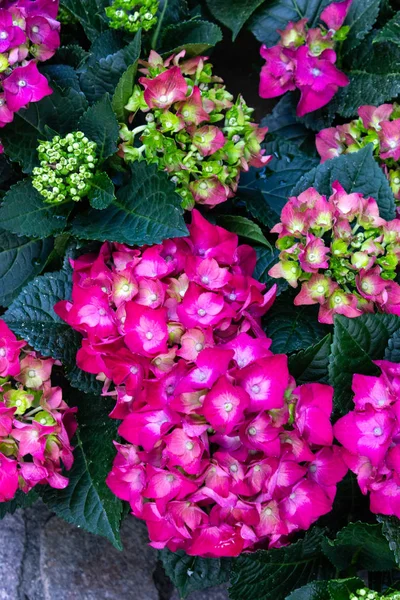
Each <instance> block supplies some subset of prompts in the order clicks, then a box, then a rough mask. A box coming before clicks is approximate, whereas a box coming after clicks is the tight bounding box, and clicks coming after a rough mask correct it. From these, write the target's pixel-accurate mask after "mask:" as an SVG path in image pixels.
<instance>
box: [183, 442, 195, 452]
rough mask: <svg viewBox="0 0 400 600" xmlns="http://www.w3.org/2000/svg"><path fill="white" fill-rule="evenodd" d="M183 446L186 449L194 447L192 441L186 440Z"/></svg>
mask: <svg viewBox="0 0 400 600" xmlns="http://www.w3.org/2000/svg"><path fill="white" fill-rule="evenodd" d="M185 446H186V448H187V449H188V450H193V448H194V444H193V442H186V444H185Z"/></svg>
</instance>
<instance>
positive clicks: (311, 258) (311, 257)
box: [308, 252, 317, 262]
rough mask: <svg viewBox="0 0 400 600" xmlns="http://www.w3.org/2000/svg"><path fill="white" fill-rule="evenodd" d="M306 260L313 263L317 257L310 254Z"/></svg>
mask: <svg viewBox="0 0 400 600" xmlns="http://www.w3.org/2000/svg"><path fill="white" fill-rule="evenodd" d="M308 260H309V261H311V262H315V261H316V260H317V255H316V254H313V253H312V252H311V253H310V254H309V255H308Z"/></svg>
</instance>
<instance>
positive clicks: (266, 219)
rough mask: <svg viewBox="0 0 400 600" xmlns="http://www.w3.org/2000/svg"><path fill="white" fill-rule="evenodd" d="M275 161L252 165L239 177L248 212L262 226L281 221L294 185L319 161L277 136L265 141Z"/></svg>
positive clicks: (241, 194)
mask: <svg viewBox="0 0 400 600" xmlns="http://www.w3.org/2000/svg"><path fill="white" fill-rule="evenodd" d="M263 147H264V148H265V149H266V154H270V155H272V157H273V158H272V160H271V161H270V162H269V163H268V165H267V166H266V167H263V168H262V169H255V168H251V169H250V170H249V171H248V172H247V173H243V174H242V176H241V178H240V183H239V189H238V195H239V197H240V198H241V199H242V200H244V202H245V204H246V207H247V209H248V211H249V212H250V213H251V214H252V215H253V217H255V218H256V219H258V220H259V221H260V222H261V223H262V224H263V225H266V226H267V227H273V225H275V224H276V223H278V222H279V220H280V214H281V210H282V208H283V207H284V205H285V204H286V202H287V199H288V196H290V192H291V190H292V188H293V186H295V185H296V183H297V182H298V181H299V179H301V178H302V177H303V176H304V174H305V173H309V172H310V171H311V169H312V168H313V167H314V166H315V165H317V164H318V162H319V160H318V159H317V158H314V157H310V156H307V155H306V154H304V153H302V152H300V151H299V148H298V146H296V145H295V144H293V143H291V142H287V141H286V140H282V139H276V140H274V141H273V142H269V143H267V144H264V146H263Z"/></svg>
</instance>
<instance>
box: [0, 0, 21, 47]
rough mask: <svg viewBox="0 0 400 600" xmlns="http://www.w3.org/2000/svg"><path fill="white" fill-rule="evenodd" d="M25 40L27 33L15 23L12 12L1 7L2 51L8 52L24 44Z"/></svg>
mask: <svg viewBox="0 0 400 600" xmlns="http://www.w3.org/2000/svg"><path fill="white" fill-rule="evenodd" d="M25 41H26V36H25V33H24V31H23V30H22V29H21V28H20V27H18V26H15V25H14V24H13V18H12V15H11V13H10V12H9V11H8V10H6V9H3V8H0V52H1V53H4V52H7V51H8V50H11V49H12V48H15V47H17V46H20V45H21V44H24V43H25Z"/></svg>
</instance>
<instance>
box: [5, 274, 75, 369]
mask: <svg viewBox="0 0 400 600" xmlns="http://www.w3.org/2000/svg"><path fill="white" fill-rule="evenodd" d="M71 285H72V284H71V274H70V272H67V271H60V272H58V273H46V274H45V275H42V276H41V277H36V279H34V280H33V281H31V282H30V283H28V285H27V286H26V287H25V288H24V289H23V290H22V292H21V293H20V295H19V296H18V297H17V298H16V299H15V300H14V302H13V303H12V304H11V305H10V307H9V308H8V310H7V311H6V313H5V314H4V316H3V319H4V321H5V322H6V323H7V325H8V326H9V327H10V329H12V331H13V332H14V333H16V334H17V335H20V336H21V337H22V338H24V339H25V340H26V341H27V342H28V343H29V344H30V345H31V346H32V347H33V348H34V349H35V350H37V351H38V352H40V353H41V354H43V355H44V356H52V357H53V358H55V359H58V360H61V361H62V362H63V363H65V364H71V365H72V364H75V357H76V352H77V350H78V348H79V347H80V341H81V336H80V334H79V333H78V332H77V331H74V330H73V329H72V327H70V326H69V325H67V323H65V321H63V320H62V319H60V317H58V316H57V315H56V313H55V312H54V308H53V307H54V305H55V304H56V302H58V301H59V300H64V299H69V298H70V296H71Z"/></svg>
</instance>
